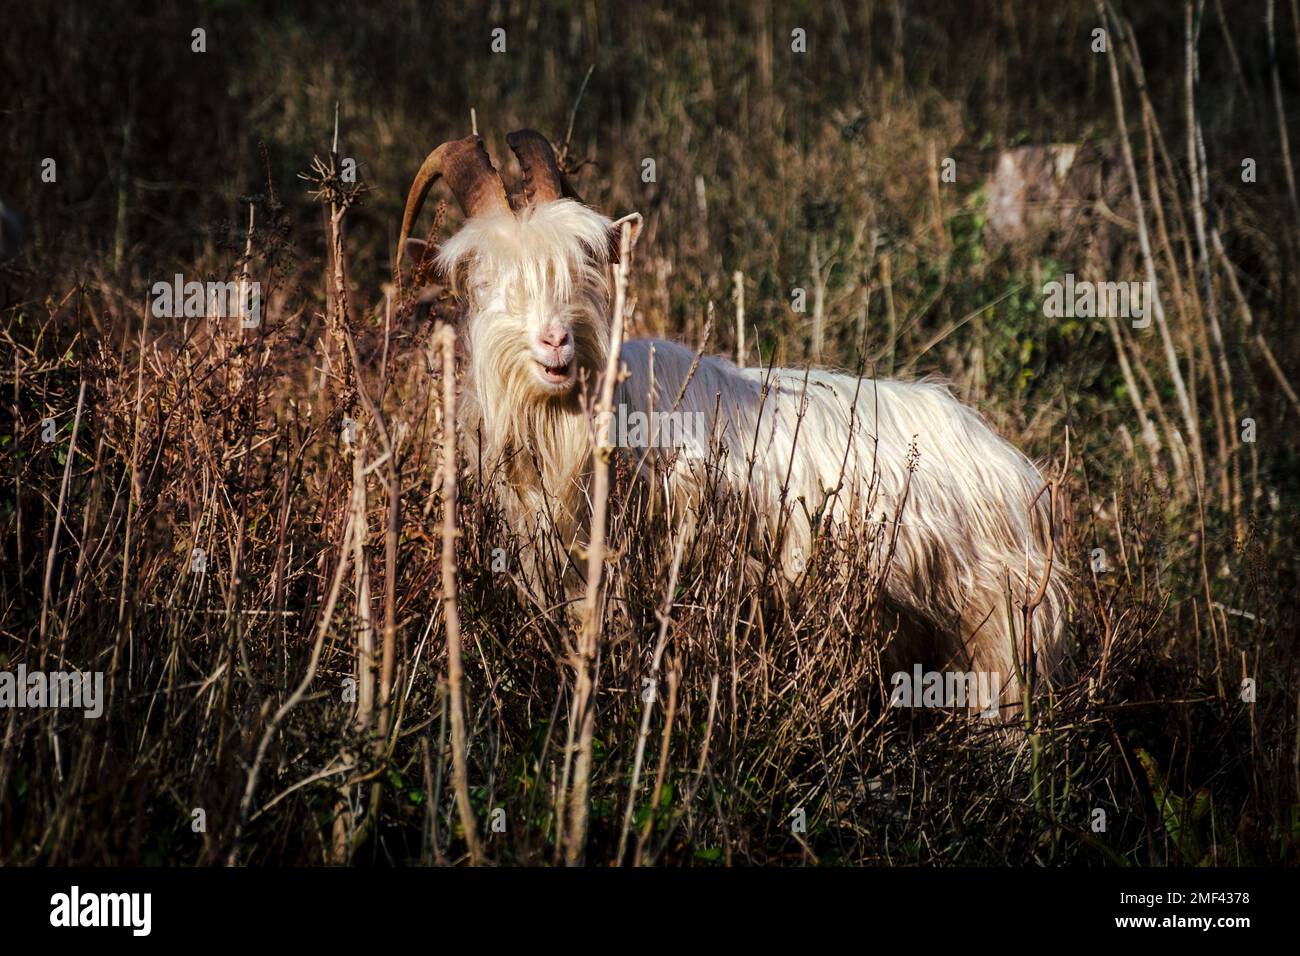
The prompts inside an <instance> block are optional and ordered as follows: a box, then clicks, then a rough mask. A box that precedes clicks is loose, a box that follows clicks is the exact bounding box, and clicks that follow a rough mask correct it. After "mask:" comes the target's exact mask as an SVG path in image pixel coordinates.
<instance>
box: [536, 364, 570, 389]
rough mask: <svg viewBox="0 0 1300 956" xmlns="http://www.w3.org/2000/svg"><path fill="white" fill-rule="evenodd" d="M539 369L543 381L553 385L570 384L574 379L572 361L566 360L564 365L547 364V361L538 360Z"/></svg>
mask: <svg viewBox="0 0 1300 956" xmlns="http://www.w3.org/2000/svg"><path fill="white" fill-rule="evenodd" d="M537 370H538V374H539V375H540V376H541V378H542V381H543V382H545V383H546V384H547V385H551V386H564V385H569V384H570V383H572V382H573V379H574V374H573V371H574V366H573V362H572V361H569V362H565V363H563V364H562V365H547V364H546V363H545V362H538V363H537Z"/></svg>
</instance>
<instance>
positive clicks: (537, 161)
mask: <svg viewBox="0 0 1300 956" xmlns="http://www.w3.org/2000/svg"><path fill="white" fill-rule="evenodd" d="M506 143H507V145H509V147H510V149H511V151H512V152H513V153H514V154H515V157H516V158H517V159H518V160H519V168H520V169H522V170H523V171H524V198H525V199H526V200H527V202H528V204H529V205H532V204H533V203H547V202H552V201H554V200H556V199H559V198H560V197H561V196H563V197H565V198H566V199H577V200H578V201H579V202H581V201H582V199H581V197H579V196H578V194H577V192H575V191H574V189H573V187H572V186H571V185H569V180H568V179H566V178H565V175H564V173H562V172H560V167H559V164H558V163H556V161H555V150H553V149H551V142H550V140H548V139H547V138H546V137H545V136H543V135H542V134H541V133H539V132H537V130H535V129H517V130H515V131H514V132H513V133H511V134H510V135H509V136H507V137H506Z"/></svg>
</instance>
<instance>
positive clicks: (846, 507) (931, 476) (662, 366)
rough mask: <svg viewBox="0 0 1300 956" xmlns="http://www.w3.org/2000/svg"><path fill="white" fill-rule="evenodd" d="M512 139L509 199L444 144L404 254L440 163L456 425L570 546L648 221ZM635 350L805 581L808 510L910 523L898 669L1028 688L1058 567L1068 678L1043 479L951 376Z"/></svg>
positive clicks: (657, 393) (903, 528)
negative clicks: (618, 265) (621, 293)
mask: <svg viewBox="0 0 1300 956" xmlns="http://www.w3.org/2000/svg"><path fill="white" fill-rule="evenodd" d="M508 142H509V145H510V148H511V149H512V150H513V151H514V152H515V153H516V155H517V157H518V159H519V162H520V166H521V168H522V170H523V174H524V180H523V189H522V190H521V191H520V193H518V194H517V195H516V196H514V197H513V198H507V196H506V193H505V189H504V187H503V185H502V183H501V180H500V177H499V176H498V175H497V173H496V171H495V169H494V168H493V166H492V163H491V160H490V158H489V157H488V155H487V151H486V149H485V148H484V147H483V144H482V141H481V140H480V139H479V138H478V137H477V136H473V137H469V138H467V139H464V140H459V141H454V142H450V143H446V144H444V145H443V146H441V147H439V148H438V150H435V151H434V152H433V153H432V154H430V156H429V157H428V159H426V160H425V163H424V165H423V166H422V167H421V170H420V173H419V175H418V176H417V177H416V181H415V184H414V185H413V186H412V189H411V193H410V196H409V198H408V201H407V208H406V214H405V216H404V221H403V227H402V241H401V243H400V244H399V249H398V253H399V259H400V255H401V253H402V251H403V249H404V248H406V247H408V245H410V244H413V245H414V246H416V247H422V246H423V244H422V243H420V242H419V241H418V240H409V243H408V240H407V237H408V236H409V234H410V229H411V226H412V225H413V223H414V221H415V218H416V216H417V215H418V214H419V210H420V207H421V206H422V204H423V201H424V198H425V196H426V195H427V193H428V190H429V188H430V186H431V185H432V183H433V182H434V181H435V180H436V179H437V178H438V176H439V175H443V176H445V177H446V179H447V181H448V183H449V185H450V186H451V188H452V190H453V192H455V194H456V196H457V198H458V199H459V200H460V201H461V205H462V207H463V208H464V210H465V212H466V214H467V216H468V219H467V221H466V223H465V225H464V226H463V227H462V228H461V229H460V230H459V232H457V233H456V234H455V235H454V236H452V237H451V238H450V239H448V240H447V241H446V242H445V243H444V244H443V245H442V246H441V249H440V251H439V254H438V259H437V262H438V265H439V267H440V269H441V271H442V272H443V273H444V274H445V275H446V276H447V277H449V279H450V281H451V283H452V286H453V288H454V290H455V291H456V292H457V293H458V295H460V296H461V297H462V298H463V300H464V303H465V305H466V309H467V322H466V325H465V327H464V329H463V331H462V339H463V340H464V342H465V346H466V359H467V364H466V367H465V382H464V384H465V397H464V400H463V401H462V403H461V408H462V410H463V419H462V422H461V428H460V431H461V434H462V435H463V436H465V438H466V439H468V440H470V441H475V440H477V441H480V442H481V444H480V446H479V447H478V449H477V453H478V456H479V457H480V458H481V460H482V461H483V462H484V472H485V473H488V472H489V469H499V473H500V474H502V475H503V476H504V482H505V486H504V487H503V488H502V495H501V498H502V504H503V506H504V507H505V508H506V510H507V514H508V515H509V516H510V518H511V520H512V522H513V523H514V524H515V525H516V526H517V527H521V528H524V529H526V530H529V531H535V530H537V529H538V528H548V529H553V530H555V531H556V532H558V533H559V534H560V535H561V537H562V539H563V542H564V543H565V545H566V546H569V545H572V544H574V543H577V542H579V541H580V539H581V538H582V536H583V533H584V530H585V529H584V520H585V518H586V512H587V500H586V490H587V479H588V475H589V463H590V452H591V434H592V432H591V423H590V419H589V416H588V410H589V408H590V403H589V402H584V401H583V400H582V398H583V397H582V395H581V394H580V393H581V388H580V386H579V382H586V383H587V384H588V385H592V384H594V383H595V382H596V380H597V378H598V377H599V375H600V374H601V373H602V371H603V369H604V367H605V364H606V356H607V352H608V349H609V344H610V305H609V280H608V271H609V269H608V267H609V265H610V263H611V260H613V259H615V258H616V257H617V242H618V235H619V231H620V228H621V226H622V224H623V223H624V222H626V223H628V224H629V225H630V226H631V227H632V230H633V236H634V238H635V232H636V231H637V230H639V227H640V220H641V217H640V216H639V215H636V214H633V215H632V216H628V217H624V219H621V220H618V221H611V220H610V219H608V218H606V217H605V216H602V215H601V214H600V213H598V212H596V211H594V210H592V209H590V208H588V207H587V206H585V205H583V204H582V203H581V202H580V201H578V199H577V198H576V196H575V195H574V193H573V190H572V188H571V187H570V186H569V184H568V182H567V180H566V179H565V177H564V175H563V174H562V173H561V172H560V170H559V169H558V167H557V164H556V161H555V156H554V153H553V152H552V150H551V147H550V144H549V143H548V142H547V140H546V139H545V138H544V137H542V136H541V135H540V134H538V133H535V132H533V131H531V130H524V131H520V132H516V133H512V134H510V136H509V137H508ZM620 359H621V363H622V365H623V367H624V372H625V378H624V380H623V381H622V382H621V383H620V385H619V388H618V403H619V404H620V405H622V406H623V408H624V409H625V410H632V411H635V412H650V411H654V410H658V411H661V412H662V411H667V410H675V411H677V412H679V413H683V414H685V415H686V416H688V420H689V421H696V422H703V423H704V428H705V429H707V435H706V440H710V439H711V441H712V442H713V443H714V448H715V449H718V448H720V450H721V452H722V454H721V458H720V462H721V465H720V467H721V468H722V469H723V472H724V474H725V475H726V476H727V478H728V480H729V482H730V483H731V485H732V487H733V488H735V489H736V490H742V489H744V488H745V486H746V482H748V484H749V489H748V490H749V493H750V494H749V500H750V501H751V502H752V507H753V509H754V515H755V518H756V519H757V520H758V521H759V522H762V523H765V525H766V527H767V529H768V530H769V531H771V532H773V533H775V532H776V530H777V525H778V523H780V522H781V521H782V516H783V515H784V523H785V538H784V545H783V547H784V552H783V554H782V560H783V564H784V569H783V570H784V571H785V573H786V575H787V577H788V578H790V579H791V580H794V581H797V580H798V578H799V576H800V573H801V571H802V562H803V556H804V555H807V554H809V553H810V548H811V541H812V528H811V526H810V524H811V523H810V520H809V513H816V512H818V511H819V510H823V509H824V515H823V520H824V521H827V520H828V521H830V522H832V523H834V522H849V523H851V524H852V525H854V526H857V527H861V526H862V525H863V524H865V523H866V522H868V521H871V520H873V519H874V520H880V516H881V514H882V513H883V514H884V515H885V516H886V517H887V518H888V519H889V520H891V521H895V522H897V525H898V532H897V540H896V544H895V551H894V553H893V556H892V563H891V565H890V568H889V571H888V574H887V577H886V580H885V591H886V595H887V597H888V598H889V600H890V601H891V602H892V604H893V605H894V607H895V608H896V609H898V610H899V611H901V612H902V614H903V616H904V620H905V621H910V622H912V623H911V625H910V626H905V627H904V629H903V630H901V631H900V636H902V637H903V639H904V643H903V646H902V649H901V651H902V653H901V656H899V655H898V654H896V655H895V658H894V659H895V660H896V661H899V662H907V666H910V664H911V662H912V661H917V662H919V663H923V664H925V665H926V666H932V667H936V668H952V667H957V668H958V669H959V670H963V671H977V672H982V673H986V674H989V675H994V678H993V679H994V680H995V681H996V683H997V684H1000V686H1001V697H1002V700H1003V701H1006V702H1010V701H1014V700H1015V699H1016V697H1017V695H1018V694H1019V687H1018V684H1017V682H1016V680H1015V677H1014V673H1015V667H1014V665H1013V653H1014V652H1013V646H1014V640H1013V638H1012V637H1011V635H1012V634H1013V633H1015V628H1014V627H1009V626H1008V620H1007V614H1006V608H1007V606H1008V598H1009V597H1010V598H1011V599H1012V600H1013V601H1015V602H1018V603H1020V604H1023V603H1024V602H1025V601H1026V600H1027V599H1031V598H1032V596H1035V595H1036V594H1037V592H1038V591H1039V587H1040V584H1042V578H1043V575H1044V574H1048V575H1049V576H1048V577H1047V580H1046V583H1045V585H1043V592H1042V598H1041V604H1040V605H1039V606H1038V608H1037V611H1036V612H1035V614H1034V617H1033V621H1034V625H1033V633H1034V635H1035V638H1034V642H1033V643H1034V645H1035V658H1036V662H1037V669H1038V672H1039V673H1040V674H1044V675H1048V674H1051V673H1053V672H1054V671H1055V670H1056V669H1057V667H1058V665H1059V664H1060V662H1061V660H1062V656H1063V648H1064V625H1065V616H1066V613H1067V609H1068V604H1069V600H1068V591H1067V587H1066V581H1065V576H1064V573H1063V571H1062V569H1061V568H1060V562H1059V560H1056V561H1053V560H1052V558H1051V548H1050V535H1051V521H1050V516H1049V514H1048V504H1047V501H1048V495H1046V494H1040V492H1041V491H1042V488H1043V485H1044V480H1043V477H1042V475H1041V474H1040V473H1039V471H1038V470H1037V469H1036V468H1035V467H1034V465H1033V464H1032V463H1031V462H1030V461H1029V460H1028V459H1027V458H1026V457H1025V456H1024V455H1023V454H1021V453H1020V452H1019V451H1018V450H1017V449H1016V448H1015V447H1013V446H1012V445H1011V444H1009V443H1008V442H1006V441H1005V440H1003V439H1002V438H1001V437H1000V436H998V435H997V433H995V432H994V431H993V430H992V429H991V428H990V427H989V426H988V424H987V423H986V422H985V421H984V420H983V419H982V418H981V417H980V416H979V414H978V413H976V412H975V411H973V410H971V409H969V408H967V407H965V406H963V405H961V404H960V403H959V402H957V401H956V400H955V399H954V398H953V397H952V395H950V394H949V392H948V391H947V389H945V388H943V387H942V386H940V385H937V384H933V383H927V382H901V381H890V380H884V381H881V380H875V381H873V380H870V379H861V380H859V379H858V378H856V377H854V376H849V375H842V374H835V373H831V372H827V371H820V370H810V371H805V370H802V369H748V368H738V367H736V366H735V365H733V364H732V363H731V362H729V361H727V360H725V359H722V358H716V357H713V358H709V357H706V358H699V359H698V366H697V367H696V369H695V371H694V373H693V374H692V372H691V369H692V366H693V365H694V364H695V363H696V362H697V356H696V355H695V354H694V353H693V352H692V351H691V350H690V349H688V348H685V347H684V346H682V345H679V344H676V343H673V342H668V341H663V340H632V341H629V342H627V343H625V344H624V345H623V347H622V351H621V353H620ZM765 392H766V394H765ZM679 395H680V396H681V399H680V402H676V400H677V398H678V396H679ZM751 457H752V458H753V461H752V462H751V461H750V459H751ZM702 467H703V462H700V461H692V460H689V459H687V458H685V457H684V456H682V457H679V459H678V461H677V462H676V464H674V466H673V468H672V471H671V475H672V478H671V488H670V491H671V493H672V495H673V496H674V498H676V499H677V504H678V505H679V506H680V507H681V508H682V510H683V511H688V510H689V509H690V506H691V503H692V502H694V501H695V500H696V495H697V494H698V492H699V487H700V484H701V477H702V471H701V469H702ZM868 509H871V513H870V514H869V513H868ZM1049 572H1050V573H1049ZM1027 596H1028V597H1027ZM909 634H910V635H911V636H910V637H909V636H907V635H909ZM908 641H910V642H911V643H910V645H909V644H908V643H907V642H908ZM909 654H910V655H911V656H910V657H909V656H908V655H909ZM922 655H928V659H927V660H920V658H921V656H922Z"/></svg>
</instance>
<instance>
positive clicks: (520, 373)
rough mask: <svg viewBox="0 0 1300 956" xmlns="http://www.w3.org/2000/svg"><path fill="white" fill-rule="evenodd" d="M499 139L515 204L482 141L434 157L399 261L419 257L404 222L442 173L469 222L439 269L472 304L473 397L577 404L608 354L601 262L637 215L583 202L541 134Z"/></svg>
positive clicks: (420, 184) (418, 190) (418, 182)
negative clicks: (514, 175) (611, 213)
mask: <svg viewBox="0 0 1300 956" xmlns="http://www.w3.org/2000/svg"><path fill="white" fill-rule="evenodd" d="M506 141H507V143H508V144H509V146H510V149H511V150H512V151H513V152H514V154H515V156H516V157H517V158H518V160H519V165H520V168H521V170H522V172H523V179H522V184H521V188H520V189H519V191H518V192H517V193H516V194H515V195H514V196H513V197H510V198H507V196H506V191H505V188H504V187H503V185H502V182H501V178H500V176H499V175H498V174H497V172H496V170H495V169H494V168H493V166H492V161H491V159H490V158H489V156H488V154H487V150H486V149H485V148H484V146H483V141H482V140H481V139H480V138H479V137H478V136H470V137H467V138H466V139H462V140H455V141H452V142H449V143H444V144H443V145H442V146H439V147H438V148H437V149H436V150H434V151H433V152H432V153H430V154H429V157H428V158H427V159H426V160H425V161H424V164H423V165H422V166H421V168H420V172H419V174H418V175H417V176H416V179H415V182H414V184H413V185H412V187H411V192H410V195H409V197H408V198H407V203H406V213H405V215H404V217H403V221H402V237H401V245H400V246H399V249H398V256H399V261H400V256H401V254H402V253H403V252H405V251H411V252H414V253H416V254H417V255H418V254H420V253H422V251H423V246H424V243H422V242H420V241H419V240H416V239H410V238H409V235H410V231H411V227H412V226H413V225H414V222H415V219H416V217H417V216H418V215H419V212H420V207H421V206H422V205H423V203H424V199H425V197H426V196H427V195H428V192H429V189H430V187H431V186H432V185H433V183H434V181H435V180H436V179H437V178H438V177H439V176H443V177H444V178H445V179H446V180H447V183H448V185H449V186H450V187H451V190H452V192H453V193H454V194H455V195H456V198H457V199H458V200H459V202H460V205H461V207H462V209H463V210H464V212H465V215H466V221H465V224H464V225H463V226H462V227H461V229H460V231H458V232H457V233H456V234H455V235H454V236H452V237H451V238H450V239H448V240H447V241H446V242H444V243H443V244H442V245H441V247H440V249H439V252H438V258H437V262H438V267H439V270H440V271H441V272H442V273H443V275H444V276H446V278H447V279H448V281H449V283H450V285H451V286H452V288H453V290H454V291H455V292H456V293H457V294H458V295H459V296H461V297H462V298H463V299H464V301H465V304H466V306H467V310H466V311H467V328H466V330H465V334H464V339H465V341H466V342H467V345H468V351H469V357H470V363H471V373H472V374H473V376H474V380H475V384H476V385H477V387H478V388H479V389H480V390H482V391H486V392H489V393H491V397H492V398H493V399H495V400H497V401H501V402H505V403H506V404H507V405H508V406H517V405H518V404H519V403H525V402H528V403H538V402H549V401H552V400H557V399H565V398H569V397H572V396H573V395H574V393H575V386H576V384H577V382H578V379H579V373H580V372H581V371H583V370H585V372H586V375H587V378H588V380H589V381H595V377H596V374H597V373H598V372H599V371H600V370H601V369H602V368H603V366H604V363H605V357H606V353H607V351H608V348H609V285H608V280H607V277H606V272H607V268H606V267H607V266H608V265H609V263H610V261H611V260H612V259H614V258H616V257H617V250H618V241H619V232H620V230H621V227H622V224H623V223H624V222H628V223H629V225H630V226H631V228H632V230H633V234H634V237H635V233H636V231H637V230H638V229H639V228H640V223H641V217H640V216H639V215H637V214H635V213H634V214H632V215H631V216H627V217H624V219H620V220H618V221H617V222H613V221H611V220H610V219H608V218H606V217H605V216H602V215H601V214H600V213H598V212H596V211H595V210H593V209H591V208H589V207H587V206H585V205H583V204H582V202H581V201H580V200H579V199H578V197H577V195H576V193H575V192H574V191H573V188H572V186H570V185H569V182H568V179H567V178H566V177H565V176H564V174H563V173H562V172H561V171H560V168H559V166H558V164H557V163H556V159H555V153H554V152H553V151H552V149H551V144H550V143H549V142H548V141H547V140H546V139H545V137H543V136H542V135H541V134H540V133H536V132H534V131H533V130H520V131H517V132H514V133H511V134H510V135H509V136H508V137H507V138H506ZM484 397H485V398H486V397H487V396H484Z"/></svg>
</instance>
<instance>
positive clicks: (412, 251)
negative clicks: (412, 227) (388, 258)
mask: <svg viewBox="0 0 1300 956" xmlns="http://www.w3.org/2000/svg"><path fill="white" fill-rule="evenodd" d="M428 245H429V244H428V243H427V242H425V241H424V240H423V239H414V238H408V239H407V240H406V244H405V246H403V248H402V253H403V254H404V255H405V256H406V257H407V258H408V259H410V260H411V261H412V262H419V261H420V260H421V259H423V258H424V250H425V248H426V247H427V246H428Z"/></svg>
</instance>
